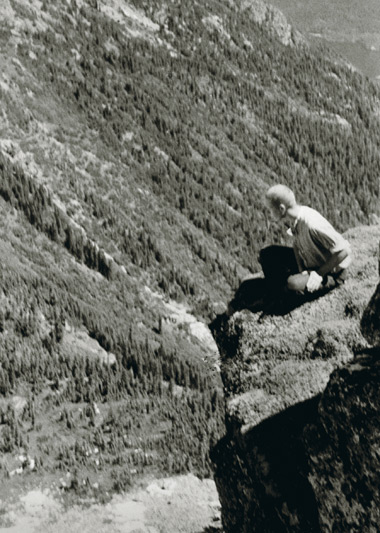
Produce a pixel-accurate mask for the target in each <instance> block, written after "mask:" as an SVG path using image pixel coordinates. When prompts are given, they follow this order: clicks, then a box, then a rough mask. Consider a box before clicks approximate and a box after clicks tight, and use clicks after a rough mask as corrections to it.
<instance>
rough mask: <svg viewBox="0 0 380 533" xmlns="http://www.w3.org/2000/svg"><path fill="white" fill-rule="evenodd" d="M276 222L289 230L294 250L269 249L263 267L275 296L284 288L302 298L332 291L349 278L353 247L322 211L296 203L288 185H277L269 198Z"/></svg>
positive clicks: (264, 253) (285, 248)
mask: <svg viewBox="0 0 380 533" xmlns="http://www.w3.org/2000/svg"><path fill="white" fill-rule="evenodd" d="M266 200H267V204H268V207H269V208H270V210H271V212H272V215H273V217H274V218H275V219H276V220H281V221H283V222H284V223H285V224H286V225H287V226H288V233H290V234H291V235H293V236H294V242H293V248H289V247H285V246H268V247H267V248H264V249H263V250H261V252H260V263H261V265H262V268H263V272H264V276H265V278H266V280H267V282H268V287H270V288H271V292H272V293H273V292H277V290H278V289H280V288H281V287H285V288H286V290H288V291H291V292H296V293H298V294H306V293H314V292H316V291H320V290H329V289H332V288H334V287H336V286H338V285H340V284H342V283H344V280H345V279H346V277H347V268H348V266H349V265H350V263H351V249H350V245H349V243H348V242H347V241H346V240H345V239H344V238H343V236H342V235H341V234H340V233H338V232H337V231H336V230H335V229H334V228H333V226H332V225H331V224H330V222H328V221H327V220H326V219H325V218H324V217H323V216H322V215H321V214H320V213H319V212H318V211H316V210H315V209H312V208H311V207H307V206H304V205H299V204H297V202H296V199H295V196H294V193H293V192H292V191H291V189H289V188H288V187H286V186H285V185H274V186H273V187H271V188H270V189H269V190H268V191H267V194H266Z"/></svg>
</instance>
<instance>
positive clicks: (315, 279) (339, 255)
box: [306, 249, 348, 292]
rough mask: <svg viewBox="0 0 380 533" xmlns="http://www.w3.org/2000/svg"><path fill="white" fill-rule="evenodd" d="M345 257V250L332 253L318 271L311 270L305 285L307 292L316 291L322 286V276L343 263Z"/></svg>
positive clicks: (346, 252) (346, 253) (346, 254)
mask: <svg viewBox="0 0 380 533" xmlns="http://www.w3.org/2000/svg"><path fill="white" fill-rule="evenodd" d="M347 256H348V250H346V249H343V250H340V251H338V252H334V253H332V254H331V255H330V257H329V258H328V260H327V261H326V262H325V263H324V264H323V265H322V266H321V267H319V268H318V270H312V271H311V272H310V273H309V279H308V280H307V283H306V288H307V290H308V291H309V292H315V291H318V290H319V289H320V288H321V286H322V281H323V276H326V274H328V273H329V272H331V271H332V270H334V268H335V267H337V266H338V265H339V264H340V263H341V262H342V261H344V260H345V259H346V257H347Z"/></svg>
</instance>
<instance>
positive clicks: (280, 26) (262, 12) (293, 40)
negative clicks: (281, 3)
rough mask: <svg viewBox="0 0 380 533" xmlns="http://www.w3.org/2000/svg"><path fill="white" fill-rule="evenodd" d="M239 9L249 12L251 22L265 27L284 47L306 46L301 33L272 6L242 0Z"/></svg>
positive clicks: (252, 0) (260, 1)
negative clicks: (251, 18)
mask: <svg viewBox="0 0 380 533" xmlns="http://www.w3.org/2000/svg"><path fill="white" fill-rule="evenodd" d="M241 8H242V9H243V10H249V12H250V16H252V17H253V20H254V21H255V22H257V23H258V24H261V25H265V26H266V27H267V29H268V30H269V31H271V32H272V33H274V34H275V35H276V36H277V37H278V38H279V39H280V41H281V42H282V44H284V45H285V46H299V45H306V41H305V39H304V37H303V36H302V35H301V33H300V32H298V31H296V30H295V29H293V28H292V27H291V25H290V24H289V23H288V21H287V19H286V17H285V15H284V14H283V13H282V12H281V11H280V10H279V9H277V8H275V7H274V6H271V5H269V4H267V3H265V2H263V1H262V0H243V2H242V4H241Z"/></svg>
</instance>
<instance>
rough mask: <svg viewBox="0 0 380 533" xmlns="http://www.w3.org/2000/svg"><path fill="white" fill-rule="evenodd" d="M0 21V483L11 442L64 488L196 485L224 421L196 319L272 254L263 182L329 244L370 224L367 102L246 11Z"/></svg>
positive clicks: (8, 12) (155, 11) (59, 5)
mask: <svg viewBox="0 0 380 533" xmlns="http://www.w3.org/2000/svg"><path fill="white" fill-rule="evenodd" d="M4 13H5V15H4V17H3V20H2V22H1V34H0V39H1V41H0V42H1V52H0V62H1V66H2V68H1V74H0V76H1V77H0V98H1V111H2V122H1V130H0V152H1V154H0V195H1V202H0V208H1V213H2V220H3V226H2V230H1V231H2V235H1V247H2V249H3V250H4V259H3V269H2V278H1V290H2V301H3V315H2V316H1V317H0V318H1V320H0V323H1V330H2V331H1V338H0V342H1V346H2V347H3V350H2V354H3V355H2V357H3V359H2V364H3V369H2V374H1V375H0V384H1V392H2V394H3V396H4V398H3V400H4V401H3V406H2V409H3V410H2V421H3V423H2V425H1V438H2V441H1V449H2V451H3V453H4V454H5V455H4V461H3V472H4V474H5V475H7V473H9V472H14V471H15V470H16V466H17V465H18V463H19V461H18V459H17V456H16V455H15V454H16V451H17V450H19V449H21V450H23V452H24V454H29V455H30V457H31V458H32V459H33V460H34V463H33V464H34V465H36V464H37V465H38V469H40V471H41V473H44V472H46V471H47V472H50V473H52V475H53V474H54V475H55V473H56V472H57V471H59V469H62V470H65V469H66V470H67V469H70V470H74V469H77V475H76V477H75V479H76V481H75V482H73V485H72V486H73V487H74V488H76V489H77V488H78V480H80V479H82V478H84V479H85V480H86V478H87V477H88V478H89V479H90V485H91V482H92V481H93V479H95V478H98V477H101V478H102V481H104V487H105V488H106V489H109V488H114V489H122V488H125V487H126V486H128V484H129V483H131V482H132V479H133V478H134V477H136V475H140V474H142V473H149V474H154V473H157V472H162V471H171V472H174V473H176V472H177V473H179V472H186V471H194V472H196V473H198V474H199V475H209V474H210V472H211V464H210V461H209V458H208V450H209V446H210V444H212V443H213V442H215V440H216V439H218V438H219V437H220V435H221V433H222V432H223V413H222V398H221V383H220V378H219V375H218V373H217V372H216V365H217V356H216V355H215V350H214V348H213V347H212V345H211V344H210V341H209V339H207V336H206V333H205V325H204V324H205V322H206V321H208V320H210V318H212V317H213V316H215V313H216V312H219V311H220V309H221V308H223V306H224V305H225V302H226V301H227V300H228V299H229V298H230V297H231V295H232V293H233V290H234V289H235V288H236V286H237V284H238V283H239V280H240V279H241V278H242V277H244V276H246V275H247V274H249V273H250V272H251V271H254V270H255V269H257V267H258V265H257V260H256V256H257V253H258V250H259V248H260V247H261V246H263V245H264V244H267V243H269V241H272V240H274V241H279V240H280V239H281V236H280V235H281V234H280V230H279V229H278V228H276V227H273V226H270V225H269V223H268V222H267V218H266V212H265V210H264V209H263V206H262V195H263V193H264V191H265V189H266V188H267V186H268V185H270V184H272V183H274V182H277V181H282V182H285V183H288V184H289V185H290V186H292V187H293V188H294V189H295V191H296V193H297V195H298V197H299V199H300V201H303V202H305V203H309V202H311V203H312V204H313V205H314V206H316V207H317V208H319V209H321V211H323V212H324V213H325V214H326V215H327V216H328V217H329V218H330V219H331V220H332V222H334V223H335V224H336V225H337V227H339V228H340V229H345V228H347V227H348V226H350V225H355V224H356V223H358V222H365V221H367V220H368V217H369V215H370V214H371V213H378V214H379V182H378V168H379V157H380V156H379V151H378V146H379V144H380V134H379V127H378V126H379V93H378V89H377V88H376V87H375V86H373V85H371V84H370V83H368V82H367V81H366V80H364V79H363V78H362V77H361V76H359V75H358V74H357V73H354V72H352V71H351V70H348V69H347V68H345V67H344V65H342V64H341V62H340V61H339V60H336V59H335V58H333V57H325V56H322V55H318V54H317V53H315V52H313V51H312V50H311V49H310V48H309V46H308V44H307V42H306V41H305V40H304V39H303V38H302V37H301V36H300V35H299V34H298V33H296V32H294V31H293V30H292V29H291V28H289V26H288V25H287V23H286V21H285V20H284V18H283V17H282V16H281V15H280V14H278V13H277V12H275V11H273V10H272V9H270V8H268V7H266V6H265V4H263V3H262V2H259V1H256V0H255V1H252V2H247V1H244V2H239V3H234V4H230V3H228V2H222V1H216V0H215V1H207V2H203V3H202V4H198V3H196V2H181V1H178V2H172V3H166V2H161V1H156V2H145V3H144V2H137V1H136V2H116V1H112V0H109V1H107V2H84V1H74V0H72V1H71V2H63V1H62V2H52V1H51V2H49V1H44V2H43V3H42V4H41V3H40V2H38V1H37V0H30V1H29V2H27V3H25V2H21V1H18V0H14V1H9V2H6V5H5V8H4ZM9 405H10V407H9ZM98 411H99V412H98ZM126 428H127V431H126ZM28 436H29V442H28ZM95 449H96V450H98V451H97V452H95ZM52 450H54V453H53V452H52ZM136 450H137V451H136ZM98 454H100V455H99V459H98V458H97V455H98ZM27 463H28V462H27ZM98 463H99V464H98ZM25 466H26V467H27V464H26V465H25ZM12 479H14V478H12Z"/></svg>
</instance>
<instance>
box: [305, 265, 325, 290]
mask: <svg viewBox="0 0 380 533" xmlns="http://www.w3.org/2000/svg"><path fill="white" fill-rule="evenodd" d="M322 281H323V277H322V276H320V275H319V274H318V273H317V272H316V271H315V270H312V271H311V272H310V274H309V279H308V280H307V283H306V289H307V290H308V292H315V291H318V290H319V289H320V288H321V287H322Z"/></svg>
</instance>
